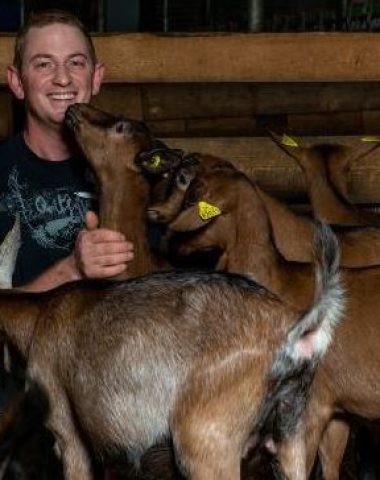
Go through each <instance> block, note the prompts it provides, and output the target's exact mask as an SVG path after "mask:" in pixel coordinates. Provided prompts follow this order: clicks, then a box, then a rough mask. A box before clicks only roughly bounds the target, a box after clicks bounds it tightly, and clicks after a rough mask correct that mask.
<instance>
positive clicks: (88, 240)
mask: <svg viewBox="0 0 380 480" xmlns="http://www.w3.org/2000/svg"><path fill="white" fill-rule="evenodd" d="M98 224H99V221H98V217H97V215H96V214H95V213H94V212H87V214H86V228H84V229H83V230H82V231H81V232H80V233H79V235H78V238H77V241H76V244H75V249H74V251H73V252H72V253H71V254H70V255H69V256H68V257H65V258H63V259H62V260H59V261H58V262H57V263H55V264H54V265H52V266H51V267H50V268H48V269H47V270H45V271H44V272H43V273H41V275H39V276H38V277H37V278H35V279H34V280H33V281H32V282H30V283H28V284H27V285H23V286H22V287H18V288H17V290H22V291H27V292H43V291H46V290H50V289H52V288H55V287H58V286H59V285H63V284H64V283H68V282H73V281H75V280H81V279H83V278H108V277H113V276H115V275H118V274H120V273H122V272H124V271H125V269H126V268H127V263H128V262H129V261H130V260H132V259H133V245H132V244H131V243H130V242H127V241H126V240H125V237H124V235H122V234H121V233H119V232H115V231H113V230H108V229H105V228H98Z"/></svg>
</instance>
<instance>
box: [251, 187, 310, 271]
mask: <svg viewBox="0 0 380 480" xmlns="http://www.w3.org/2000/svg"><path fill="white" fill-rule="evenodd" d="M257 191H258V194H259V195H260V198H261V200H262V201H263V204H264V206H265V209H266V212H267V215H268V218H269V223H270V225H271V230H272V235H273V241H274V243H275V245H276V247H277V249H278V251H279V252H280V254H281V255H282V256H283V257H284V258H286V260H288V261H291V262H302V263H310V262H312V261H313V258H314V257H313V238H314V225H313V223H312V222H309V221H307V220H306V219H305V218H303V217H301V216H299V215H297V214H296V213H294V212H293V211H292V210H290V208H289V207H288V206H286V205H284V204H282V203H281V202H279V201H278V200H275V199H274V198H272V197H270V196H269V195H267V194H266V193H264V192H263V191H262V190H260V189H257Z"/></svg>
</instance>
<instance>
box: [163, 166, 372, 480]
mask: <svg viewBox="0 0 380 480" xmlns="http://www.w3.org/2000/svg"><path fill="white" fill-rule="evenodd" d="M191 188H192V189H193V194H192V196H191V200H190V202H189V204H187V200H186V198H185V200H184V210H183V211H182V212H181V213H180V214H179V216H178V217H177V218H176V219H175V220H174V221H173V222H172V223H171V224H170V227H171V228H172V229H174V230H175V231H178V230H179V231H182V232H183V231H189V230H191V231H194V230H195V234H194V236H193V237H192V238H191V239H190V240H188V241H186V242H185V243H184V245H183V247H182V250H183V252H184V253H190V252H192V251H194V250H196V249H199V248H200V249H205V248H211V247H215V246H218V247H219V248H221V249H222V250H223V252H224V254H223V255H222V261H221V264H220V267H222V268H226V269H228V270H229V271H235V272H236V271H240V272H250V273H251V274H252V275H253V276H254V278H256V279H257V280H258V281H259V282H260V283H263V284H264V285H266V286H268V287H269V288H271V289H272V290H274V291H276V293H277V294H278V295H280V296H281V297H282V298H286V299H287V300H288V301H291V302H292V303H293V304H298V305H302V304H303V302H304V301H305V298H306V299H307V298H309V296H310V294H311V288H310V282H308V280H307V279H308V278H310V273H309V274H307V270H308V266H307V265H297V264H294V263H291V262H288V261H286V260H285V257H284V256H283V255H281V252H285V253H286V255H289V254H290V255H295V256H299V251H300V250H302V249H303V250H304V252H303V254H302V256H303V258H304V260H305V261H307V257H308V255H309V253H308V252H310V248H309V245H308V244H309V242H310V240H307V241H306V242H304V244H303V242H302V241H303V240H305V239H307V236H308V231H309V229H310V224H308V223H307V222H305V221H304V220H302V219H301V218H300V217H299V216H297V215H295V214H294V213H293V212H292V211H291V210H289V209H288V208H287V207H286V206H285V205H282V204H280V203H279V202H277V201H275V200H274V199H272V198H271V197H270V196H268V195H266V194H264V193H263V192H261V191H260V190H259V189H258V188H257V187H256V186H254V185H252V184H251V183H250V182H249V180H248V179H247V178H246V177H245V176H244V175H243V174H241V173H239V172H237V171H236V170H235V169H233V168H232V167H230V168H229V169H226V168H225V169H219V171H215V172H214V173H212V172H208V173H206V174H203V175H199V176H198V177H196V178H195V180H194V181H193V183H192V185H191V186H190V189H191ZM194 192H196V195H194ZM200 201H203V202H205V203H206V205H209V206H211V207H213V208H214V213H215V216H212V212H213V208H210V212H211V213H210V215H209V218H206V217H207V216H203V218H201V216H200V205H199V202H200ZM186 207H188V208H186ZM215 207H216V208H215ZM284 227H286V228H284ZM309 233H310V232H309ZM294 239H296V240H297V241H296V242H295V241H294ZM294 249H296V250H298V252H296V254H295V253H294V252H293V253H292V250H294ZM343 278H344V280H345V284H346V289H347V294H348V298H349V299H350V301H349V305H348V311H347V319H346V321H345V322H344V323H343V324H342V325H340V327H339V328H338V331H337V335H336V338H335V339H334V341H333V345H332V347H331V348H330V349H329V351H328V353H327V355H326V357H325V359H324V360H323V362H322V364H321V366H320V367H319V369H318V371H317V377H316V380H315V382H314V383H313V387H312V392H313V395H312V397H311V403H310V407H308V409H307V415H306V423H305V428H306V432H307V434H306V435H305V443H306V446H307V450H306V451H307V462H306V465H307V470H308V471H310V468H311V465H312V463H313V460H314V458H315V451H316V449H317V447H318V445H319V443H320V439H321V435H322V433H323V431H324V429H325V428H326V426H327V425H328V422H329V421H330V419H331V417H332V415H333V414H334V412H336V411H341V410H342V411H347V412H350V413H354V414H358V415H361V416H364V417H367V418H376V417H379V416H380V402H379V399H378V395H377V394H376V392H375V391H374V390H373V389H372V388H371V385H376V384H377V383H378V382H379V381H380V373H379V374H378V372H379V371H380V357H379V355H378V354H377V353H376V352H377V338H378V337H379V335H380V331H379V328H380V327H379V325H380V323H379V315H380V303H379V300H378V294H377V292H378V290H379V288H380V268H378V267H375V268H367V269H358V270H351V269H343ZM368 332H371V333H370V334H369V333H368ZM355 372H360V374H359V376H358V375H356V374H355ZM358 382H360V385H359V386H358V385H357V384H358ZM291 448H292V444H289V449H290V451H291ZM279 450H280V456H281V458H282V461H283V464H284V465H286V463H287V461H286V456H287V453H288V451H286V450H282V449H281V448H280V449H279ZM291 471H292V470H291V467H289V470H288V473H289V475H290V476H291ZM297 475H299V476H297V477H296V478H299V479H303V478H306V472H305V471H302V470H301V471H300V472H298V474H297ZM292 478H293V477H292ZM331 478H333V477H331Z"/></svg>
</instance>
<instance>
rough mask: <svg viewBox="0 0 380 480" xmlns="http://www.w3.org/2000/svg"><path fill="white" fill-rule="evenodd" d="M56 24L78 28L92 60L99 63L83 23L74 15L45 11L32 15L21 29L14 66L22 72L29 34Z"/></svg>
mask: <svg viewBox="0 0 380 480" xmlns="http://www.w3.org/2000/svg"><path fill="white" fill-rule="evenodd" d="M54 23H62V24H64V25H70V26H72V27H76V28H77V29H78V30H79V31H80V32H82V34H83V36H84V38H85V40H86V43H87V46H88V50H89V53H90V60H91V61H92V62H93V64H94V65H95V63H96V62H97V58H96V52H95V47H94V44H93V41H92V39H91V36H90V34H89V32H88V30H87V29H86V27H85V26H84V25H83V23H82V22H81V21H80V20H79V18H78V17H76V16H75V15H73V14H72V13H69V12H65V11H63V10H45V11H42V12H38V13H34V14H32V15H30V17H29V18H28V21H27V22H26V23H25V25H24V26H23V27H22V28H21V29H20V31H19V32H18V34H17V36H16V41H15V48H14V55H13V65H14V66H15V67H16V68H17V69H18V70H19V71H21V67H22V61H23V57H24V53H25V43H26V37H27V35H28V32H29V30H30V29H32V28H42V27H46V26H47V25H52V24H54Z"/></svg>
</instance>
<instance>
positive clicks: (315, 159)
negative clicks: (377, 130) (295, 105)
mask: <svg viewBox="0 0 380 480" xmlns="http://www.w3.org/2000/svg"><path fill="white" fill-rule="evenodd" d="M269 133H270V136H271V138H272V140H273V141H274V142H275V143H276V145H278V147H279V148H280V149H281V150H283V151H284V152H285V153H286V154H287V155H288V156H290V157H291V158H293V159H295V160H296V161H297V163H298V165H299V166H300V167H301V168H302V171H303V172H304V174H305V179H306V185H307V191H308V195H309V198H310V201H311V205H312V209H313V212H318V217H319V218H320V219H321V220H323V221H325V222H326V223H328V224H330V225H331V224H335V225H347V226H380V215H379V214H377V213H374V212H370V211H366V210H358V209H357V207H356V206H355V205H353V204H352V203H351V202H350V200H349V196H348V188H347V180H346V174H347V170H348V167H349V165H350V164H351V163H353V162H355V161H357V160H358V159H359V158H363V157H365V156H367V155H369V154H370V153H371V152H373V151H374V150H376V149H377V148H378V147H379V146H380V139H377V138H370V140H372V141H371V142H362V143H361V144H360V145H359V146H357V147H356V148H353V147H348V146H344V145H339V144H318V145H313V146H311V147H302V146H300V145H299V143H298V142H297V141H296V140H294V139H293V138H291V137H288V136H287V135H285V136H279V135H277V134H275V133H274V132H269ZM364 140H365V139H364Z"/></svg>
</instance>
